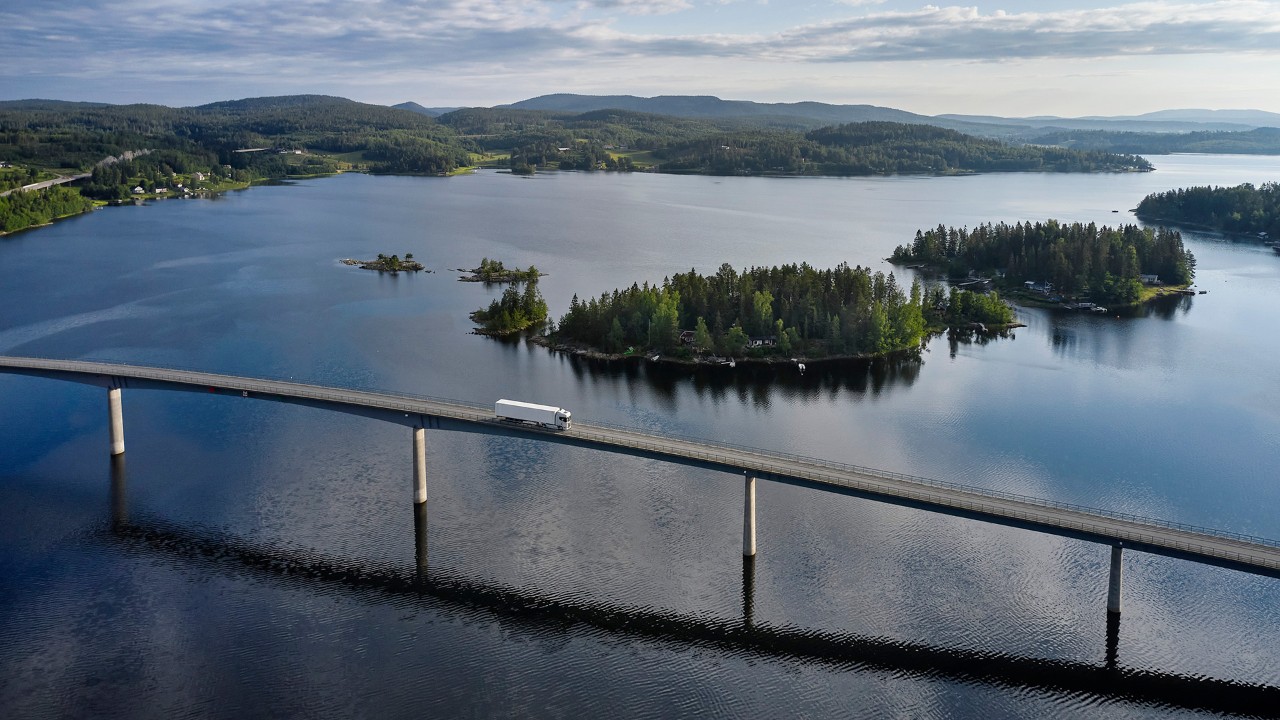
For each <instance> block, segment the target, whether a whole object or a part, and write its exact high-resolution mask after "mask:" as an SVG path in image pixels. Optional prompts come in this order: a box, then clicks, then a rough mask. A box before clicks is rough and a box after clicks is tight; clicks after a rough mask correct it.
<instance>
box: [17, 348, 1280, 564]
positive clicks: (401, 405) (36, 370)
mask: <svg viewBox="0 0 1280 720" xmlns="http://www.w3.org/2000/svg"><path fill="white" fill-rule="evenodd" d="M0 372H11V373H19V374H27V375H36V376H41V377H52V378H57V379H62V380H72V381H75V382H86V383H90V384H97V385H103V386H107V387H139V388H146V387H156V388H168V389H179V390H189V391H196V392H210V391H213V392H219V393H223V394H235V395H245V394H247V396H248V397H257V398H260V399H267V400H275V401H283V402H294V403H299V404H305V405H312V406H318V407H324V408H327V409H331V410H338V411H342V412H352V413H356V414H362V415H372V416H374V417H380V418H381V419H385V420H390V421H394V422H401V423H402V424H418V423H424V424H425V422H426V420H427V419H431V420H433V421H435V422H436V423H437V424H436V425H434V426H436V427H460V426H461V427H460V429H465V428H470V429H473V430H475V431H480V432H486V431H487V432H496V433H501V434H516V435H525V436H531V437H537V438H540V439H543V440H549V441H553V442H558V443H566V444H572V445H579V446H585V447H593V448H597V449H601V450H606V451H611V452H624V453H627V454H632V455H639V456H643V457H651V458H657V459H661V460H668V461H675V462H680V463H683V464H691V465H697V466H702V467H710V468H716V469H722V470H726V471H730V472H741V473H748V474H751V475H753V476H755V477H761V478H767V479H771V480H777V481H780V482H790V483H793V484H802V485H805V486H808V487H814V488H817V489H820V490H827V491H834V492H840V493H843V494H852V495H858V496H862V497H871V498H875V499H878V500H883V501H887V502H892V503H897V504H902V505H908V506H911V507H918V508H922V509H925V510H930V511H935V512H943V513H947V514H951V515H960V516H963V517H970V518H975V519H979V520H983V521H987V522H995V523H999V524H1004V525H1012V526H1016V527H1025V528H1029V529H1032V530H1036V531H1039V532H1048V533H1052V534H1057V535H1064V536H1068V537H1076V538H1083V539H1086V540H1092V541H1096V542H1102V543H1108V544H1116V543H1123V545H1124V546H1125V547H1130V548H1135V549H1140V550H1144V551H1148V552H1154V553H1158V554H1163V555H1170V556H1173V557H1180V558H1185V559H1188V560H1193V561H1196V562H1203V563H1209V564H1213V565H1219V566H1223V567H1229V568H1233V569H1237V570H1243V571H1245V572H1251V573H1255V574H1259V575H1268V576H1271V577H1280V543H1277V542H1275V541H1272V540H1267V539H1263V538H1252V537H1248V536H1244V535H1239V534H1235V533H1230V532H1224V531H1217V530H1209V529H1205V528H1195V527H1192V526H1186V525H1181V524H1177V523H1169V522H1163V521H1160V520H1153V519H1149V518H1139V517H1134V516H1129V515H1124V514H1120V513H1111V512H1107V511H1103V510H1097V509H1090V508H1084V507H1078V506H1073V505H1068V504H1065V503H1056V502H1052V501H1047V500H1040V499H1037V498H1030V497H1021V496H1016V495H1011V494H1006V493H999V492H992V491H986V490H981V489H978V488H972V487H966V486H962V485H957V484H952V483H946V482H941V481H936V480H929V479H926V478H918V477H911V476H907V475H901V474H897V473H892V472H886V471H881V470H875V469H871V468H860V467H855V466H851V465H843V464H839V463H831V462H826V461H822V460H817V459H812V458H803V457H797V456H792V455H786V454H783V453H774V452H768V451H764V450H756V449H751V448H741V447H735V446H731V445H725V444H720V443H714V442H710V441H706V440H698V439H689V438H677V437H671V436H666V435H658V434H653V433H644V432H640V431H636V430H631V429H626V428H619V427H611V426H604V425H592V424H587V423H582V422H579V421H576V420H575V422H574V425H573V428H572V429H570V430H567V431H559V432H558V431H552V430H544V429H541V428H537V427H534V426H529V425H514V424H512V423H508V422H503V421H499V420H497V419H496V418H495V417H494V414H493V410H492V408H490V407H488V406H475V405H467V404H463V403H457V402H452V401H445V400H437V399H430V398H420V397H413V396H406V395H393V394H385V393H376V392H368V391H362V390H348V389H343V388H334V387H325V386H319V385H308V384H303V383H294V382H288V381H281V380H267V379H259V378H247V377H236V376H231V375H219V374H214V373H203V372H194V371H187V370H172V369H167V368H152V367H141V366H134V365H121V364H112V363H98V362H84V361H73V360H50V359H42V358H15V357H0ZM439 421H445V422H444V423H440V422H439Z"/></svg>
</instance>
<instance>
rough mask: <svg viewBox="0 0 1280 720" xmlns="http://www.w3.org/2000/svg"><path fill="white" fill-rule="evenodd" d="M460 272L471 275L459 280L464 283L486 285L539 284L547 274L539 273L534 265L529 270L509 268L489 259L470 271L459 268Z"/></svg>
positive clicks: (483, 260)
mask: <svg viewBox="0 0 1280 720" xmlns="http://www.w3.org/2000/svg"><path fill="white" fill-rule="evenodd" d="M458 272H465V273H471V274H470V275H464V276H463V277H460V278H458V279H459V280H461V281H462V282H482V283H486V284H489V283H519V282H537V281H538V278H540V277H542V276H543V275H545V274H546V273H543V272H539V271H538V268H536V267H534V266H533V265H530V266H529V269H528V270H521V269H519V268H508V267H506V266H505V265H503V264H502V261H501V260H490V259H489V258H481V259H480V265H478V266H477V267H474V268H471V269H470V270H467V269H465V268H458Z"/></svg>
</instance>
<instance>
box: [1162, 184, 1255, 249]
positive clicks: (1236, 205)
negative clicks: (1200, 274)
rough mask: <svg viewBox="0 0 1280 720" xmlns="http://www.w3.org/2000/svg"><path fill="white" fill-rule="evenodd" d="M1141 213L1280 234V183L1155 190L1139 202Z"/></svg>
mask: <svg viewBox="0 0 1280 720" xmlns="http://www.w3.org/2000/svg"><path fill="white" fill-rule="evenodd" d="M1137 215H1138V217H1139V218H1141V219H1143V220H1147V221H1149V222H1162V223H1170V224H1172V225H1182V226H1185V227H1196V228H1206V229H1209V230H1217V231H1219V232H1228V233H1243V234H1248V235H1253V236H1258V237H1263V238H1266V237H1270V238H1280V184H1277V183H1274V182H1269V183H1263V184H1262V185H1261V186H1258V187H1254V186H1253V185H1251V184H1249V183H1245V184H1243V185H1237V186H1236V187H1229V188H1227V187H1191V188H1185V189H1181V190H1169V191H1168V192H1162V193H1152V194H1151V195H1148V196H1146V197H1145V198H1143V199H1142V202H1140V203H1138V209H1137Z"/></svg>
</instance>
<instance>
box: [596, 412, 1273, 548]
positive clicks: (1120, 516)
mask: <svg viewBox="0 0 1280 720" xmlns="http://www.w3.org/2000/svg"><path fill="white" fill-rule="evenodd" d="M587 427H590V428H595V427H599V428H606V429H610V430H615V431H618V432H620V433H629V434H631V435H636V434H642V435H645V436H648V437H652V438H658V439H661V440H663V441H666V442H664V443H654V444H652V445H651V446H650V447H639V448H637V449H648V450H654V451H658V452H672V451H675V452H673V453H672V454H687V453H686V452H683V450H684V448H686V447H687V445H688V444H689V443H696V444H698V445H700V446H703V447H706V448H708V449H709V450H720V451H722V452H721V453H715V452H709V453H708V454H707V457H706V458H704V459H706V460H708V461H711V462H718V463H722V464H725V465H730V466H741V465H742V464H743V460H744V459H749V458H752V457H755V458H758V459H759V460H760V462H759V463H757V464H756V468H757V469H759V470H761V471H764V472H770V473H773V474H777V475H786V476H797V475H799V476H800V477H801V478H802V479H806V480H815V481H819V482H835V483H836V484H841V485H847V484H848V483H845V482H842V481H840V480H839V479H838V478H833V477H830V476H827V475H825V474H824V475H822V476H820V477H819V476H818V475H815V474H814V473H812V472H809V473H804V472H800V473H798V472H797V468H796V467H794V466H791V465H787V466H782V465H777V464H775V463H770V462H769V461H771V460H777V459H781V460H786V461H789V462H792V463H795V464H797V465H800V466H809V467H810V468H812V469H814V470H819V471H823V470H826V471H836V472H841V473H847V474H854V475H861V476H865V477H868V478H879V479H884V480H894V481H897V482H900V483H911V484H915V485H922V486H926V487H934V488H939V489H944V490H950V491H955V492H960V493H965V494H968V495H973V496H977V497H979V498H988V499H992V500H1009V501H1012V502H1017V503H1023V504H1027V505H1035V506H1038V507H1044V508H1048V509H1054V510H1065V511H1069V512H1075V513H1082V514H1087V515H1094V516H1101V517H1107V518H1111V519H1115V520H1121V521H1125V522H1129V523H1137V524H1145V525H1150V526H1153V527H1160V528H1164V529H1168V530H1180V531H1185V532H1194V533H1199V534H1202V535H1210V536H1213V537H1218V538H1223V539H1227V540H1236V541H1239V542H1247V543H1251V544H1256V545H1266V546H1268V547H1276V548H1280V540H1275V539H1272V538H1266V537H1261V536H1258V535H1250V534H1246V533H1238V532H1232V531H1230V530H1221V529H1217V528H1209V527H1204V526H1200V525H1193V524H1191V523H1183V522H1177V521H1173V520H1161V519H1159V518H1152V517H1147V516H1143V515H1136V514H1133V513H1125V512H1117V511H1114V510H1105V509H1101V508H1096V507H1091V506H1088V505H1080V504H1077V503H1069V502H1062V501H1058V500H1047V499H1044V498H1038V497H1034V496H1031V495H1021V494H1018V493H1012V492H1007V491H1003V490H993V489H990V488H984V487H977V486H973V485H965V484H963V483H955V482H948V481H945V480H936V479H933V478H928V477H923V476H919V475H909V474H906V473H899V472H893V471H890V470H881V469H878V468H870V467H866V466H862V465H854V464H849V463H841V462H835V461H831V460H824V459H821V458H814V457H809V456H805V455H798V454H794V453H785V452H775V451H772V450H762V449H761V448H754V447H748V446H745V445H736V444H733V443H727V442H721V441H715V440H707V439H703V438H694V437H676V436H671V435H666V434H663V433H657V432H652V431H640V430H636V429H635V428H629V427H626V426H624V425H619V424H616V423H608V422H596V421H592V422H591V423H590V425H589V426H587ZM587 427H582V426H577V425H575V428H576V429H578V434H582V433H583V432H589V430H588V429H587ZM598 439H600V440H602V441H605V442H614V443H617V439H616V438H615V437H614V436H612V435H608V436H601V437H599V438H598ZM678 446H680V447H678ZM860 489H861V488H860ZM883 490H885V491H886V492H890V493H891V494H895V495H902V492H901V490H900V488H899V487H898V486H894V487H893V488H888V487H884V488H883ZM911 499H917V500H927V501H928V502H937V501H938V499H937V498H936V496H928V497H915V498H911ZM970 509H978V510H983V511H985V510H991V509H992V508H976V507H975V508H970Z"/></svg>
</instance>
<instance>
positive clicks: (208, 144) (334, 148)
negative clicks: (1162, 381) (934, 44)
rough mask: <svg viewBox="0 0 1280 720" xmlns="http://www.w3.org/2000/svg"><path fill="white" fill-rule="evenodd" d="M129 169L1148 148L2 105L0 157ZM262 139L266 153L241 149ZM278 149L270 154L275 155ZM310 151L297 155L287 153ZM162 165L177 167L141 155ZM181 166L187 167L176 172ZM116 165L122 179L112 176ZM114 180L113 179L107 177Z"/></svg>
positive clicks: (1061, 164)
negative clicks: (134, 155) (126, 164)
mask: <svg viewBox="0 0 1280 720" xmlns="http://www.w3.org/2000/svg"><path fill="white" fill-rule="evenodd" d="M142 149H147V150H152V151H155V152H156V153H158V154H157V155H155V156H154V157H152V156H147V157H146V158H140V159H137V160H136V163H140V165H139V166H138V167H135V168H126V169H130V170H135V171H136V172H134V173H132V175H131V176H130V177H124V176H125V175H128V174H130V173H125V172H123V171H112V172H111V173H108V174H110V175H111V177H107V178H97V177H95V179H94V181H93V183H94V184H95V185H96V186H99V188H98V190H96V191H95V197H101V198H105V199H111V198H113V197H119V196H120V195H121V194H122V193H123V190H122V188H124V187H125V186H126V185H129V183H131V182H133V179H132V178H133V177H138V178H141V177H151V176H152V175H155V174H156V173H155V172H152V171H151V170H156V171H157V172H160V174H164V173H166V172H168V173H172V172H177V173H178V174H184V173H185V172H194V171H200V172H209V171H211V170H216V169H218V168H225V167H227V166H230V167H231V169H232V170H233V171H236V172H237V173H238V175H237V179H240V180H251V179H254V178H260V177H281V176H285V175H290V174H313V173H319V172H333V171H336V170H338V169H341V168H342V167H344V166H346V167H356V168H359V169H365V170H369V171H373V172H393V173H398V172H410V173H412V172H421V173H443V172H449V171H452V170H454V169H456V168H458V167H462V166H465V165H468V164H470V163H472V162H473V158H472V153H476V154H481V155H484V154H488V156H489V157H490V158H491V159H492V158H502V157H503V156H507V157H509V158H510V159H509V160H497V162H501V163H505V164H506V165H508V166H509V167H511V168H512V169H517V170H521V171H528V172H531V171H533V170H534V169H548V168H558V169H581V170H597V169H621V170H628V169H654V170H658V171H662V172H686V173H712V174H763V173H774V174H806V175H812V174H828V175H867V174H891V173H957V172H983V171H1073V172H1096V171H1118V170H1145V169H1149V168H1150V166H1149V165H1147V164H1146V162H1145V161H1144V160H1142V159H1141V158H1136V157H1132V156H1124V155H1111V154H1107V153H1102V152H1093V151H1086V152H1079V151H1074V150H1062V149H1055V148H1042V147H1034V146H1017V145H1007V144H1003V143H1000V142H998V141H994V140H984V139H979V138H975V137H971V136H967V135H962V134H960V133H958V132H955V131H950V130H944V129H941V128H935V127H928V126H923V125H904V124H899V123H890V122H867V123H851V124H846V125H832V126H828V127H823V128H818V129H814V130H810V131H809V132H807V133H802V132H800V131H798V130H795V129H779V128H768V127H762V126H761V125H759V124H758V122H757V120H756V119H751V118H739V119H730V120H725V119H720V120H712V119H696V118H682V117H672V116H667V115H655V114H652V113H643V112H636V111H632V110H619V109H606V110H593V111H590V112H585V113H578V114H572V113H559V112H548V111H541V110H527V109H526V110H522V109H514V108H507V109H501V108H498V109H485V108H473V109H465V110H458V111H455V112H451V113H447V114H444V115H442V116H441V117H439V118H432V117H429V116H427V115H424V114H422V113H419V112H413V111H410V110H405V109H397V108H389V107H384V106H380V105H369V104H365V103H358V102H353V101H351V100H346V99H344V98H338V97H329V96H323V95H296V96H286V97H266V98H247V99H243V100H233V101H226V102H217V103H211V104H208V105H201V106H198V107H189V108H169V107H164V106H161V105H100V104H94V103H60V102H53V101H42V100H33V101H16V102H6V103H0V160H4V161H7V162H10V163H14V164H18V165H24V166H32V167H40V168H44V169H49V170H55V171H59V170H60V169H61V170H70V169H78V170H82V171H89V170H91V169H92V168H93V167H94V166H95V165H96V164H98V163H99V162H100V161H102V160H103V159H104V158H107V157H114V156H119V155H121V154H123V153H126V152H129V151H136V150H142ZM248 150H256V151H257V152H246V151H248ZM267 151H270V152H267ZM292 151H305V152H304V154H303V155H302V156H301V159H299V158H284V157H282V153H287V152H292ZM148 164H153V165H157V166H159V165H160V164H164V165H166V166H167V167H168V170H163V169H161V168H158V167H157V168H154V169H150V170H149V169H148V168H147V167H146V166H148ZM180 168H186V170H183V169H180ZM117 176H119V177H117ZM104 185H111V187H109V188H107V187H103V186H104Z"/></svg>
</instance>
